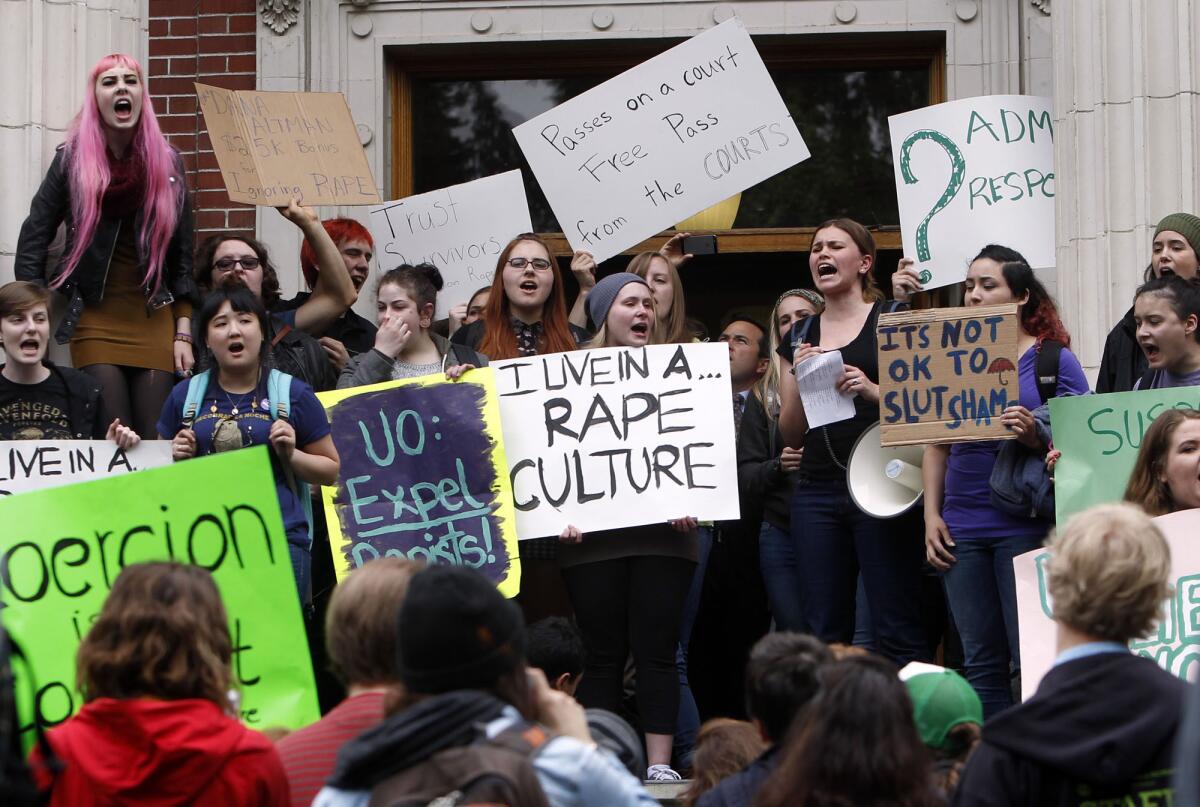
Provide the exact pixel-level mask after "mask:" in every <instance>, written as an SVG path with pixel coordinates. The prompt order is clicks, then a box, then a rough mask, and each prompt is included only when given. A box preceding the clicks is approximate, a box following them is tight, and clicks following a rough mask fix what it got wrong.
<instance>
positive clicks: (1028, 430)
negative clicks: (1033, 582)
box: [922, 244, 1088, 718]
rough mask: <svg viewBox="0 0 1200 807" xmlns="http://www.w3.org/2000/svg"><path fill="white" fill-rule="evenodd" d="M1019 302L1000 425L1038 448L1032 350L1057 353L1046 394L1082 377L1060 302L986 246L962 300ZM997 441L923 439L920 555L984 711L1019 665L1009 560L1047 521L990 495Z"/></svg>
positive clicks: (1076, 391)
mask: <svg viewBox="0 0 1200 807" xmlns="http://www.w3.org/2000/svg"><path fill="white" fill-rule="evenodd" d="M1003 303H1016V304H1017V310H1018V314H1017V321H1018V335H1017V353H1018V354H1019V356H1020V358H1019V360H1018V362H1017V364H1018V367H1017V376H1018V379H1019V381H1018V383H1019V385H1020V387H1019V398H1018V404H1016V405H1013V406H1010V407H1008V408H1007V409H1005V410H1004V413H1003V415H1001V418H1000V422H1001V423H1003V424H1004V425H1005V426H1007V427H1008V428H1009V429H1010V430H1011V431H1012V432H1013V434H1014V435H1015V436H1016V439H1017V441H1018V442H1019V443H1020V444H1021V446H1022V447H1024V448H1025V449H1027V450H1029V451H1035V452H1039V453H1040V454H1041V455H1045V454H1046V451H1047V450H1048V448H1049V446H1048V445H1047V443H1046V442H1045V440H1044V438H1043V437H1042V436H1039V431H1041V430H1043V429H1044V427H1042V428H1039V424H1038V422H1037V420H1036V419H1035V417H1034V414H1033V410H1035V409H1037V408H1038V407H1039V406H1041V405H1043V404H1044V403H1046V401H1045V400H1044V399H1043V391H1042V390H1040V389H1039V383H1038V376H1039V375H1040V374H1042V373H1041V371H1040V370H1039V369H1038V356H1039V354H1040V353H1041V352H1042V350H1043V348H1046V349H1047V350H1061V353H1060V355H1059V359H1058V368H1057V381H1056V383H1055V385H1054V389H1053V395H1051V396H1050V397H1057V396H1061V395H1085V394H1087V392H1088V383H1087V379H1086V378H1085V377H1084V375H1083V368H1082V367H1080V366H1079V360H1078V359H1076V358H1075V356H1074V354H1072V353H1071V351H1070V350H1068V349H1067V346H1068V345H1070V341H1071V337H1070V336H1069V335H1068V334H1067V331H1066V328H1064V327H1063V324H1062V321H1061V320H1060V319H1059V316H1058V308H1057V307H1056V306H1055V304H1054V300H1053V299H1052V298H1051V297H1050V295H1049V293H1048V292H1047V291H1046V288H1045V287H1044V286H1043V285H1042V284H1041V282H1040V281H1039V280H1038V279H1037V278H1036V277H1035V276H1034V274H1033V270H1032V269H1031V268H1030V267H1029V264H1028V263H1027V262H1026V261H1025V259H1024V258H1023V257H1022V256H1021V254H1020V253H1019V252H1017V251H1015V250H1012V249H1009V248H1007V247H1002V246H996V245H994V244H990V245H988V246H986V247H984V248H983V250H982V251H981V252H980V253H979V254H978V255H977V256H976V257H975V259H974V260H973V261H971V265H970V268H969V269H968V271H967V279H966V304H967V306H968V307H974V306H981V305H1000V304H1003ZM1000 447H1001V441H999V440H983V441H977V442H968V443H955V444H953V445H931V446H926V448H925V455H924V461H923V463H922V476H923V477H924V482H925V553H926V558H927V559H928V560H929V562H930V564H932V565H933V566H934V567H935V568H937V569H939V570H941V571H942V572H943V575H942V580H943V582H944V584H945V587H946V597H947V599H948V600H949V602H950V610H951V612H952V613H953V614H954V624H955V625H956V626H957V627H958V632H959V634H960V635H961V637H962V644H963V655H964V658H965V666H966V674H967V680H968V681H970V682H971V686H973V687H974V688H975V691H976V692H977V693H979V699H980V700H981V701H983V714H984V717H985V718H988V717H991V716H992V715H994V714H996V713H997V712H1000V711H1001V710H1003V709H1005V708H1007V707H1008V706H1011V705H1012V686H1011V683H1010V678H1009V667H1010V662H1011V665H1012V667H1014V668H1015V669H1017V670H1018V671H1019V670H1020V646H1019V644H1018V641H1017V594H1016V583H1015V580H1014V577H1013V565H1012V559H1013V558H1014V557H1016V556H1017V555H1020V554H1022V553H1024V552H1028V551H1030V550H1033V549H1036V548H1037V547H1039V546H1041V543H1042V540H1043V539H1044V538H1045V537H1046V533H1047V531H1048V530H1049V529H1050V528H1051V527H1053V526H1054V525H1053V522H1052V521H1051V520H1050V519H1045V518H1039V517H1036V516H1034V517H1029V516H1017V515H1013V514H1011V513H1008V512H1004V511H1002V510H1000V509H998V508H997V507H996V506H995V505H994V504H993V499H992V495H991V484H990V482H991V477H992V469H993V467H994V466H995V465H996V459H997V457H998V455H999V453H1000Z"/></svg>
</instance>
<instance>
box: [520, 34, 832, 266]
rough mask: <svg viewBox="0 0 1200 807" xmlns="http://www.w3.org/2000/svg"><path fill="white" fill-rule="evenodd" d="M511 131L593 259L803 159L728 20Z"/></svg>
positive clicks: (767, 82) (787, 121)
mask: <svg viewBox="0 0 1200 807" xmlns="http://www.w3.org/2000/svg"><path fill="white" fill-rule="evenodd" d="M513 135H514V136H516V138H517V143H518V145H520V147H521V151H522V152H523V153H524V154H525V159H527V160H528V161H529V166H530V167H531V168H532V169H533V173H534V174H535V175H536V176H537V180H538V185H540V186H541V188H542V190H543V191H545V193H546V199H547V200H548V201H549V202H550V207H551V208H552V209H553V210H554V215H555V217H556V218H557V219H558V224H559V226H560V227H561V228H562V231H563V233H565V234H566V236H567V240H568V241H570V243H571V246H572V248H574V249H577V250H581V249H582V250H587V251H588V252H591V253H592V255H594V256H595V258H596V260H597V261H603V260H605V259H606V258H610V257H612V256H613V255H616V254H618V253H620V252H621V251H622V250H623V249H626V248H627V247H629V246H632V245H633V244H636V243H638V242H640V241H642V240H643V239H646V238H649V237H650V236H652V235H654V234H655V233H658V232H661V231H662V230H664V229H666V228H667V227H670V226H672V225H673V224H674V223H675V222H677V221H680V220H682V219H684V218H687V217H688V216H690V215H691V214H693V213H695V212H696V211H698V210H703V209H704V208H706V207H708V206H709V205H713V204H716V203H717V202H720V201H722V200H723V199H727V198H728V197H730V196H733V195H734V194H735V193H738V192H740V191H743V190H745V189H746V188H749V187H750V186H752V185H755V184H757V183H759V182H762V181H763V180H764V179H767V178H768V177H771V176H774V175H775V174H778V173H779V172H780V171H783V170H784V169H787V168H790V167H791V166H793V165H795V164H796V163H798V162H800V161H802V160H805V159H807V158H808V156H809V152H808V147H807V146H805V145H804V140H803V139H802V138H801V137H800V132H799V131H798V130H797V129H796V124H795V123H794V122H793V121H792V118H791V115H790V114H789V113H788V110H787V107H786V106H785V105H784V103H783V99H782V98H780V96H779V91H778V90H777V89H776V88H775V84H774V83H773V82H772V80H771V76H770V75H769V74H768V73H767V69H766V67H764V66H763V62H762V58H761V57H760V56H759V55H758V51H757V50H755V47H754V43H753V42H751V40H750V35H749V34H748V33H747V32H746V29H745V27H743V25H742V22H741V20H739V19H737V18H736V17H734V18H733V19H730V20H728V21H726V22H723V23H721V24H720V25H718V26H716V27H715V28H712V29H710V30H708V31H705V32H704V33H702V34H699V35H697V36H694V37H692V38H691V39H689V40H688V41H686V42H684V43H682V44H680V45H676V46H675V47H673V48H671V49H670V50H668V51H666V52H665V53H661V54H659V55H658V56H655V57H654V58H653V59H650V60H648V61H646V62H643V63H642V64H640V65H638V66H637V67H634V68H632V69H631V70H627V71H625V72H624V73H622V74H621V75H619V76H616V77H615V78H612V79H610V80H608V81H606V82H604V83H603V84H601V85H600V86H598V87H594V88H592V89H591V90H588V91H587V92H585V93H583V94H582V95H578V96H576V97H575V98H572V99H571V100H570V101H567V102H566V103H564V104H560V105H559V106H557V107H555V108H554V109H551V110H550V111H549V112H546V113H544V114H542V115H539V116H538V117H536V118H534V119H532V120H529V121H526V122H525V123H523V124H521V125H520V126H518V127H517V128H515V129H513Z"/></svg>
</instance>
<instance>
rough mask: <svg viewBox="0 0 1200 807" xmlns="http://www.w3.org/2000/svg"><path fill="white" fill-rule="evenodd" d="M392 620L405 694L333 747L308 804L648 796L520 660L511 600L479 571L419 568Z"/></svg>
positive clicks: (606, 805)
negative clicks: (329, 771) (330, 765)
mask: <svg viewBox="0 0 1200 807" xmlns="http://www.w3.org/2000/svg"><path fill="white" fill-rule="evenodd" d="M396 630H397V633H398V638H397V645H398V654H397V677H398V678H399V679H400V683H401V684H402V685H403V688H404V689H403V693H402V694H400V695H398V696H397V697H396V698H395V699H394V700H393V701H392V702H391V703H390V704H389V714H388V716H387V717H385V718H384V721H383V722H382V723H380V724H379V725H377V726H375V727H374V728H371V729H368V730H367V731H366V732H364V733H363V734H361V735H359V737H358V738H357V739H355V740H352V741H350V742H349V743H347V744H346V745H345V746H343V748H342V751H341V752H340V753H339V755H338V761H337V766H336V768H335V770H334V773H333V775H332V776H331V777H330V779H329V781H328V784H327V785H326V787H325V788H324V789H323V790H321V792H320V793H319V794H318V795H317V798H316V800H315V801H314V802H313V804H314V805H315V807H351V806H353V807H366V806H367V805H368V804H378V803H383V804H391V803H394V802H400V803H408V800H411V801H413V802H414V803H421V804H425V803H431V802H433V801H434V800H435V799H438V798H443V797H446V796H448V795H449V794H450V793H453V792H455V791H458V793H459V795H458V798H460V799H461V801H464V802H466V803H481V801H482V802H490V803H505V804H508V805H511V807H524V806H525V805H545V804H549V805H552V806H553V807H569V806H570V805H597V807H601V806H603V807H610V806H611V805H632V804H636V805H645V807H653V805H655V804H656V802H655V801H654V799H652V798H651V797H650V796H649V795H648V794H647V793H646V792H645V790H644V789H643V787H642V784H641V782H639V781H638V780H637V779H635V778H634V777H633V776H631V775H630V774H629V772H628V771H626V770H625V769H624V768H623V767H622V766H621V763H620V762H618V761H617V760H616V759H615V758H614V757H613V756H612V755H611V754H609V753H608V752H607V751H604V750H602V749H600V748H599V747H598V746H597V745H596V744H595V743H594V742H593V741H592V737H591V734H590V733H589V731H588V727H587V721H586V718H585V716H584V712H583V707H581V706H580V705H579V704H578V703H576V702H575V701H574V700H573V699H572V698H571V697H570V696H569V695H566V694H565V693H562V692H557V691H555V690H553V689H551V688H550V687H549V685H548V684H547V683H546V678H545V676H544V675H542V674H541V673H540V672H538V671H531V670H530V669H529V668H528V667H527V666H526V663H525V647H526V630H525V625H524V621H523V620H522V618H521V611H520V609H519V608H517V606H516V605H515V604H513V603H511V602H509V601H508V600H506V599H504V597H502V596H501V595H500V593H499V592H498V591H497V590H496V587H495V586H494V585H493V584H492V583H491V581H489V580H488V579H487V578H485V577H484V576H483V575H481V574H479V573H478V572H475V571H473V570H471V569H466V568H462V567H453V566H433V567H430V568H428V569H425V570H424V571H421V572H419V573H417V574H416V575H414V576H413V578H412V580H411V581H410V583H409V586H408V593H407V595H406V597H405V599H404V604H403V605H402V606H401V607H400V616H399V620H398V621H397V627H396ZM481 774H486V775H481ZM471 783H475V785H472V784H471ZM476 785H477V786H476ZM422 799H423V800H422Z"/></svg>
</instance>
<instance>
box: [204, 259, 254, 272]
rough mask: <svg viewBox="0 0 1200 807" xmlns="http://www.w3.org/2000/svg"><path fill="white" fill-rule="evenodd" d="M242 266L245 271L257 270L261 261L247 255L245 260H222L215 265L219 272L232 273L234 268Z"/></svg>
mask: <svg viewBox="0 0 1200 807" xmlns="http://www.w3.org/2000/svg"><path fill="white" fill-rule="evenodd" d="M237 264H241V265H242V268H243V269H257V268H258V264H259V260H258V258H255V257H254V256H253V255H247V256H246V257H244V258H222V259H221V260H219V261H217V262H216V263H214V264H213V266H215V267H216V268H217V271H219V272H232V271H233V267H234V266H236V265H237Z"/></svg>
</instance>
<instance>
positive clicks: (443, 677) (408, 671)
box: [397, 566, 525, 694]
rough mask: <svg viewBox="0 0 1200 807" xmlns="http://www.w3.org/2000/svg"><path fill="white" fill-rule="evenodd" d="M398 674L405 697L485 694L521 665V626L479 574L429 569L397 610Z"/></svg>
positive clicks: (412, 584)
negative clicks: (459, 692) (477, 691)
mask: <svg viewBox="0 0 1200 807" xmlns="http://www.w3.org/2000/svg"><path fill="white" fill-rule="evenodd" d="M399 630H400V641H399V642H397V647H398V648H399V654H400V658H399V660H398V661H399V663H398V672H399V676H400V681H401V682H402V683H403V684H404V686H405V687H407V688H408V690H409V691H410V692H419V693H428V694H437V693H439V692H449V691H451V690H455V689H489V688H491V687H492V686H494V685H495V684H496V682H497V681H498V680H499V679H500V678H501V677H502V676H503V675H504V674H505V673H508V672H511V671H512V670H513V669H514V668H516V667H517V666H518V665H520V664H522V663H523V662H524V660H525V622H524V619H523V618H522V616H521V611H520V609H519V608H517V606H516V605H514V604H513V603H511V602H509V601H508V600H506V599H504V597H503V596H501V594H500V592H499V591H497V590H496V586H495V584H493V583H492V582H491V581H490V580H488V579H487V578H486V577H484V576H483V575H482V574H480V573H479V572H476V571H473V570H471V569H466V568H463V567H458V566H431V567H430V568H428V569H426V570H425V571H423V572H419V573H418V574H417V575H415V576H414V577H413V579H412V582H410V583H409V584H408V594H407V596H405V598H404V604H403V605H402V606H401V607H400V619H399Z"/></svg>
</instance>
